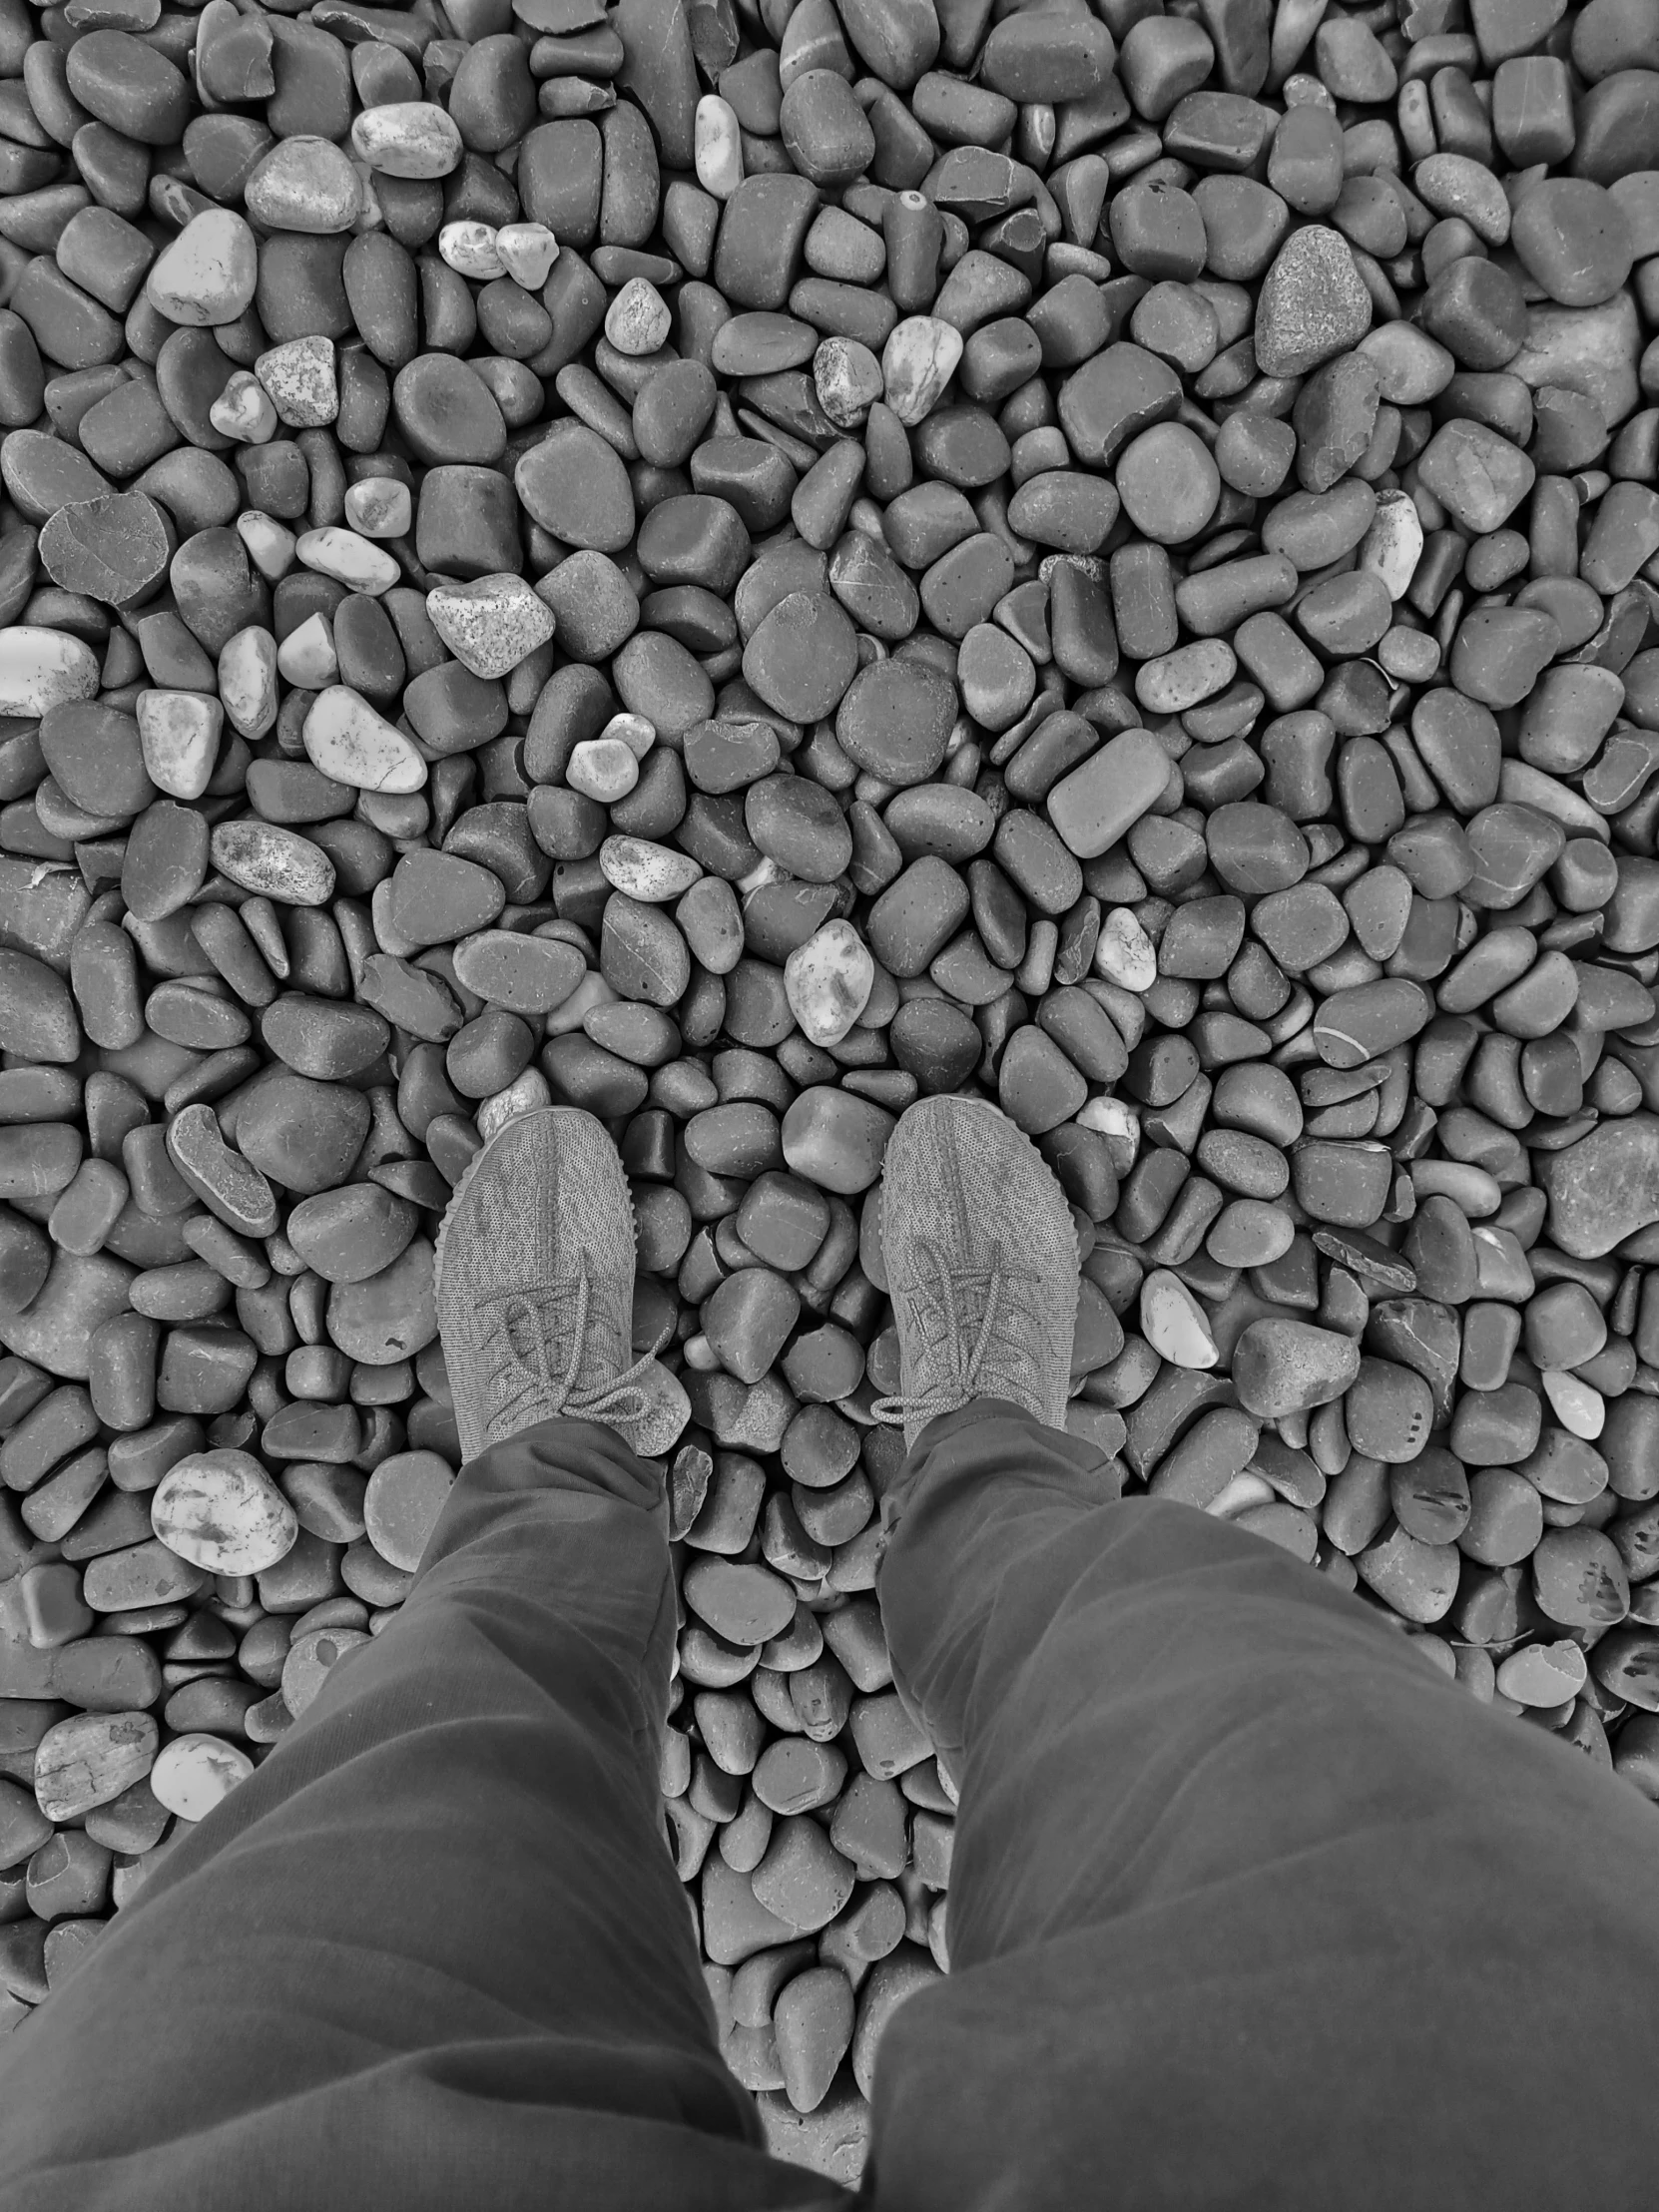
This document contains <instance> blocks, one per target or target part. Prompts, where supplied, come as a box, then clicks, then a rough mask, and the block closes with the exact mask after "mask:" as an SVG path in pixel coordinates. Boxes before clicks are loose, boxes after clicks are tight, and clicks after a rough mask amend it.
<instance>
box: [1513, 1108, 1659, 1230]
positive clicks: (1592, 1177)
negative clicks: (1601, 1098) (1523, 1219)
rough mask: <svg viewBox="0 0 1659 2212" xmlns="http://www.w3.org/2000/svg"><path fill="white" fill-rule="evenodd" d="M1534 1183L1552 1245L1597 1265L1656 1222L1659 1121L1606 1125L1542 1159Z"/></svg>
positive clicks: (1645, 1117) (1637, 1117)
mask: <svg viewBox="0 0 1659 2212" xmlns="http://www.w3.org/2000/svg"><path fill="white" fill-rule="evenodd" d="M1537 1177H1538V1180H1539V1182H1540V1183H1541V1184H1542V1186H1543V1188H1544V1190H1545V1191H1546V1192H1547V1193H1548V1196H1549V1234H1550V1239H1551V1241H1552V1242H1553V1243H1554V1244H1556V1245H1558V1246H1559V1247H1560V1249H1561V1250H1562V1251H1563V1252H1566V1253H1569V1254H1571V1255H1572V1257H1573V1258H1574V1259H1579V1260H1594V1259H1599V1258H1600V1257H1601V1255H1602V1254H1603V1253H1605V1252H1611V1251H1612V1249H1613V1247H1614V1246H1615V1245H1617V1244H1621V1243H1622V1242H1623V1241H1624V1239H1625V1238H1626V1237H1629V1236H1633V1235H1634V1234H1635V1233H1636V1231H1637V1230H1639V1229H1645V1228H1647V1227H1648V1225H1649V1224H1650V1223H1652V1222H1654V1221H1659V1118H1655V1116H1653V1115H1652V1114H1647V1113H1637V1114H1629V1115H1626V1116H1624V1117H1623V1118H1622V1119H1619V1120H1615V1121H1604V1122H1602V1123H1600V1124H1599V1126H1598V1127H1596V1128H1594V1129H1592V1130H1591V1131H1590V1132H1589V1134H1588V1135H1587V1136H1584V1137H1581V1138H1580V1139H1579V1141H1578V1142H1577V1143H1576V1144H1570V1145H1565V1146H1563V1147H1562V1148H1561V1149H1560V1150H1559V1151H1554V1152H1546V1153H1544V1154H1543V1155H1542V1157H1541V1158H1540V1160H1539V1163H1538V1168H1537Z"/></svg>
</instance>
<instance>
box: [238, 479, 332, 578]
mask: <svg viewBox="0 0 1659 2212" xmlns="http://www.w3.org/2000/svg"><path fill="white" fill-rule="evenodd" d="M346 496H347V498H349V497H350V494H349V493H347V495H346ZM237 536H238V537H239V538H241V540H242V542H243V544H244V545H246V546H247V548H248V558H249V559H250V560H251V561H252V562H253V564H254V566H255V567H256V568H257V569H258V570H259V572H260V574H261V575H262V576H263V577H264V578H265V579H266V581H267V583H269V584H278V583H280V582H281V580H282V578H283V577H284V576H285V575H286V574H287V572H288V570H289V569H290V568H292V566H293V549H294V546H295V545H296V544H297V542H298V541H297V539H296V538H295V537H294V534H293V532H292V531H291V530H290V529H288V528H287V527H286V526H285V525H284V524H283V523H280V522H278V521H277V517H276V516H275V515H267V514H261V513H260V511H259V509H258V508H257V507H251V508H250V509H249V510H248V512H247V513H246V514H242V515H238V517H237Z"/></svg>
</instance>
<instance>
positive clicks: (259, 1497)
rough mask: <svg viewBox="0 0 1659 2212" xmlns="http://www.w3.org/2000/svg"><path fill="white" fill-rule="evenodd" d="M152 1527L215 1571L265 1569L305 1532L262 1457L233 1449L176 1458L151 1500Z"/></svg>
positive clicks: (255, 1571) (196, 1561) (171, 1546)
mask: <svg viewBox="0 0 1659 2212" xmlns="http://www.w3.org/2000/svg"><path fill="white" fill-rule="evenodd" d="M150 1525H151V1527H152V1528H153V1529H154V1530H155V1532H156V1534H157V1535H158V1536H159V1537H160V1539H161V1540H162V1542H163V1543H164V1544H166V1546H167V1548H168V1550H169V1551H174V1552H177V1553H178V1555H179V1557H180V1558H181V1559H188V1560H189V1561H190V1562H191V1564H192V1565H193V1566H198V1567H205V1568H206V1569H207V1570H208V1572H209V1573H210V1574H232V1575H236V1574H263V1573H264V1572H265V1570H266V1568H267V1567H274V1566H275V1565H276V1564H277V1560H279V1559H285V1558H286V1557H287V1555H288V1553H289V1552H290V1551H291V1550H292V1549H293V1545H294V1542H295V1539H296V1538H297V1536H298V1534H299V1523H298V1521H297V1519H296V1518H295V1516H294V1510H293V1507H292V1506H291V1505H290V1504H289V1503H288V1501H287V1499H286V1498H285V1497H284V1496H283V1495H282V1493H281V1491H280V1490H278V1489H277V1485H276V1483H275V1482H273V1481H272V1479H271V1477H270V1476H269V1475H268V1474H267V1473H266V1471H265V1469H264V1467H263V1466H261V1464H260V1462H259V1460H258V1459H256V1458H254V1457H253V1456H252V1454H251V1453H249V1452H246V1451H233V1450H215V1451H206V1452H198V1453H192V1454H189V1455H187V1456H186V1457H185V1458H183V1459H180V1460H178V1461H176V1462H175V1464H174V1465H173V1466H171V1467H170V1468H169V1469H168V1471H167V1473H166V1474H165V1475H164V1476H163V1477H162V1480H161V1484H160V1486H159V1488H158V1489H157V1490H156V1491H155V1493H154V1495H153V1497H152V1499H151V1504H150Z"/></svg>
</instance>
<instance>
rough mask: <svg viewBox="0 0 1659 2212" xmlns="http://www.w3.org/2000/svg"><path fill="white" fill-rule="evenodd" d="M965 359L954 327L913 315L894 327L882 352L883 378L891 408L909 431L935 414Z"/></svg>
mask: <svg viewBox="0 0 1659 2212" xmlns="http://www.w3.org/2000/svg"><path fill="white" fill-rule="evenodd" d="M961 357H962V333H961V331H960V330H958V329H957V328H956V327H955V326H954V324H952V323H949V322H941V321H939V319H938V318H937V316H935V315H930V314H912V315H906V316H905V317H904V319H903V321H902V322H898V323H895V324H894V325H893V328H892V329H891V331H890V332H889V333H888V336H887V342H886V344H885V345H884V346H883V347H882V348H881V375H882V379H883V381H884V383H885V386H886V399H887V405H888V406H889V407H890V408H891V409H892V411H893V413H894V414H895V415H897V417H898V419H899V421H900V422H902V423H903V424H904V426H905V428H906V429H913V428H914V426H915V425H916V424H917V423H918V422H922V421H925V419H926V417H927V416H928V415H929V414H930V413H931V412H932V410H933V408H934V407H935V406H936V405H937V403H938V398H939V394H940V393H941V392H942V391H943V390H944V387H945V385H946V384H948V383H949V381H950V379H951V377H952V376H954V375H955V373H956V363H957V362H958V361H959V360H960V359H961Z"/></svg>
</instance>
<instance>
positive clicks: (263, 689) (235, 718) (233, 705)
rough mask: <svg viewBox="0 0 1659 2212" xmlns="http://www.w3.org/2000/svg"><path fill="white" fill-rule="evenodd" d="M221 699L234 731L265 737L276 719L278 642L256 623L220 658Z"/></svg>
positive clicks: (228, 646)
mask: <svg viewBox="0 0 1659 2212" xmlns="http://www.w3.org/2000/svg"><path fill="white" fill-rule="evenodd" d="M219 696H220V698H221V699H222V700H223V701H224V702H225V712H226V713H227V714H228V715H229V716H230V718H231V727H232V729H234V730H236V731H237V732H239V734H240V735H241V736H243V737H245V738H263V737H264V736H265V734H266V732H267V731H268V730H269V729H270V728H271V727H272V725H273V724H274V723H275V722H276V720H277V640H276V639H275V638H274V637H273V636H272V634H271V632H270V631H269V630H262V629H261V628H260V627H259V625H258V624H257V623H256V624H254V625H252V626H251V627H250V628H248V629H246V630H239V631H238V632H237V634H236V636H235V637H234V638H232V639H231V641H230V643H229V644H228V645H227V646H226V647H225V650H224V651H223V652H222V653H221V654H220V656H219Z"/></svg>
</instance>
